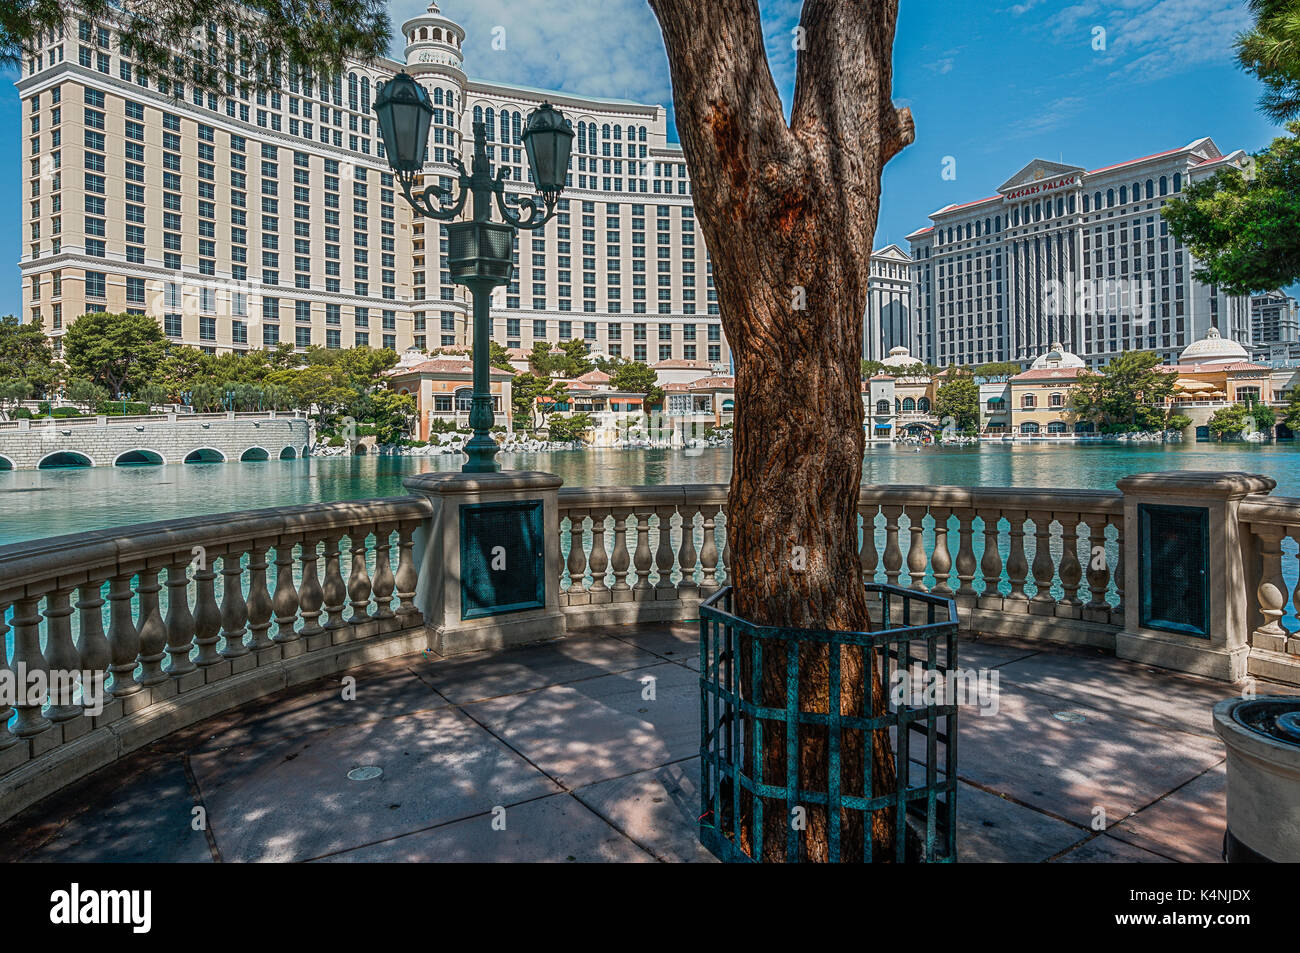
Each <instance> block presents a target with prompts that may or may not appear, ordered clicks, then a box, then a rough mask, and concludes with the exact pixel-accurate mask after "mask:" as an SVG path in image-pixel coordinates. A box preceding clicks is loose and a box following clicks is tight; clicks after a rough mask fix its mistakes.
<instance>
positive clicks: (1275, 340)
mask: <svg viewBox="0 0 1300 953" xmlns="http://www.w3.org/2000/svg"><path fill="white" fill-rule="evenodd" d="M1250 334H1251V342H1250V343H1251V344H1252V345H1255V346H1257V347H1262V346H1264V345H1268V344H1293V343H1295V342H1296V341H1300V310H1298V309H1297V307H1296V300H1295V298H1292V297H1291V296H1290V295H1288V294H1287V293H1286V292H1283V291H1270V292H1268V293H1267V294H1262V295H1253V296H1252V297H1251V299H1250Z"/></svg>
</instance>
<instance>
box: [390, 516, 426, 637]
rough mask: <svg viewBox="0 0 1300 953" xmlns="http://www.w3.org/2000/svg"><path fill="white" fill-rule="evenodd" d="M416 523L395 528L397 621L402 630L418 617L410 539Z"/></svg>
mask: <svg viewBox="0 0 1300 953" xmlns="http://www.w3.org/2000/svg"><path fill="white" fill-rule="evenodd" d="M418 525H419V524H417V523H399V524H398V526H397V576H396V577H395V579H394V581H395V582H396V584H397V619H398V622H400V623H401V625H402V627H403V628H406V627H407V626H411V625H414V624H415V623H416V622H417V621H418V619H419V615H420V611H419V610H418V609H416V608H415V587H416V586H417V585H418V584H419V581H420V576H419V573H418V572H417V571H416V568H415V541H414V539H413V538H412V537H413V534H414V533H415V529H416V526H418Z"/></svg>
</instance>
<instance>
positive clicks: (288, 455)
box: [280, 447, 298, 460]
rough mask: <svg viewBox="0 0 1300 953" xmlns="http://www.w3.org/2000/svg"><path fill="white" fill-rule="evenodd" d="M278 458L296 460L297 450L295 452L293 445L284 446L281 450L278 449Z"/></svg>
mask: <svg viewBox="0 0 1300 953" xmlns="http://www.w3.org/2000/svg"><path fill="white" fill-rule="evenodd" d="M280 459H281V460H296V459H298V452H297V451H296V450H294V449H293V447H285V448H284V449H282V450H281V451H280Z"/></svg>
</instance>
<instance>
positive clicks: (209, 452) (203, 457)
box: [185, 447, 226, 463]
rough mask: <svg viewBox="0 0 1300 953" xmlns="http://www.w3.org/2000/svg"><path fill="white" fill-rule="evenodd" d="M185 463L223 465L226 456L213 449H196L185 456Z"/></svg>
mask: <svg viewBox="0 0 1300 953" xmlns="http://www.w3.org/2000/svg"><path fill="white" fill-rule="evenodd" d="M185 462H186V463H225V462H226V455H225V454H224V453H222V452H221V451H220V450H218V449H216V448H215V447H198V448H197V449H195V450H191V451H190V452H189V453H187V454H186V455H185Z"/></svg>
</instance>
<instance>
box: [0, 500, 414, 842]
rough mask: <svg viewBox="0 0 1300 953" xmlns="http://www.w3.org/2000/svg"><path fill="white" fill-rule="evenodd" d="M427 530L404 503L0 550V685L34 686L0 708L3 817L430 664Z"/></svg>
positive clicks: (287, 512) (213, 519)
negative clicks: (254, 712)
mask: <svg viewBox="0 0 1300 953" xmlns="http://www.w3.org/2000/svg"><path fill="white" fill-rule="evenodd" d="M428 513H429V504H428V502H427V501H426V500H422V499H419V498H416V497H402V498H396V499H388V500H374V501H365V502H346V503H327V504H318V505H310V506H301V507H292V508H288V509H282V510H259V511H250V512H243V513H230V514H223V515H219V516H205V517H196V518H192V519H183V520H171V521H167V522H160V523H152V524H145V525H141V526H131V527H123V528H117V529H108V530H101V531H98V532H91V533H79V534H76V535H72V536H61V537H56V538H53V539H48V540H38V541H33V542H27V543H17V544H13V545H10V546H3V547H0V635H5V636H6V642H8V643H9V644H10V645H11V646H12V647H11V648H10V650H9V651H8V652H7V656H8V657H7V658H4V657H0V666H2V667H0V682H4V681H5V680H9V682H11V683H12V682H13V681H14V680H15V678H16V676H22V682H23V683H26V684H20V685H19V686H18V689H19V690H18V694H17V695H14V694H12V693H9V694H8V695H7V696H6V697H4V698H3V699H0V725H4V724H6V723H9V722H10V721H12V724H9V727H8V728H7V729H6V728H2V727H0V817H7V816H9V815H10V814H12V813H14V811H16V810H19V809H21V808H22V807H23V806H26V805H27V804H29V803H31V802H33V801H34V800H36V799H37V798H39V797H41V796H44V795H45V794H48V793H49V792H51V791H53V790H56V789H57V788H58V787H59V786H61V785H63V784H65V783H68V782H69V781H71V780H73V779H75V778H78V777H81V776H83V775H85V774H87V773H89V772H91V771H93V770H96V769H97V768H100V767H102V766H103V765H105V764H108V763H111V762H112V761H113V760H115V759H116V758H118V757H121V756H122V755H124V754H126V753H127V752H129V751H132V750H134V749H136V748H139V747H140V746H142V745H144V744H147V743H149V742H151V741H153V740H155V739H157V738H159V737H162V736H163V735H166V734H169V733H170V732H172V731H175V730H177V729H178V728H181V727H184V726H186V725H188V724H191V723H193V722H195V721H198V720H201V719H203V718H206V717H209V716H210V715H213V714H215V713H217V712H220V711H223V710H225V709H228V708H231V707H233V706H235V705H239V704H242V703H245V702H247V701H250V700H252V699H254V698H257V697H259V696H261V695H265V694H268V693H270V692H274V691H277V690H279V689H282V688H285V687H287V686H289V685H293V684H297V683H300V682H303V681H307V680H310V679H313V678H319V677H321V676H323V675H327V674H330V673H332V672H336V671H339V670H340V669H342V668H345V667H348V666H350V665H354V664H357V663H358V662H359V661H368V660H371V659H377V658H386V657H389V656H392V655H399V654H406V653H409V652H413V651H419V650H421V649H423V648H424V647H425V633H424V618H423V616H422V614H421V613H420V612H419V610H418V609H417V608H416V607H415V604H414V595H415V589H416V583H417V581H418V576H417V568H416V560H415V556H414V537H415V534H416V532H417V531H418V529H419V528H420V526H421V524H422V522H423V520H425V519H426V518H427V516H428ZM218 580H220V582H219V584H218ZM10 610H12V612H11V611H10ZM10 630H12V637H11V638H9V633H10ZM11 700H17V701H18V704H16V705H13V706H12V707H10V701H11Z"/></svg>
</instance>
